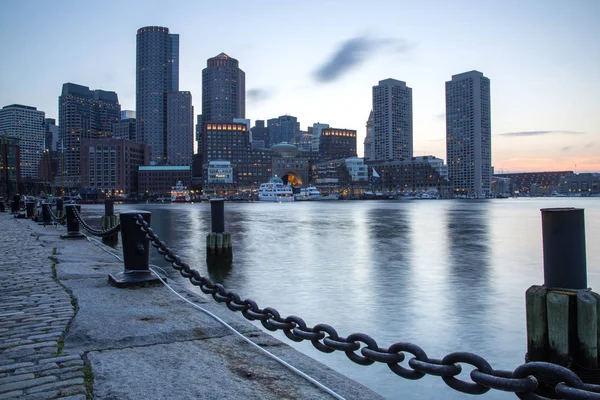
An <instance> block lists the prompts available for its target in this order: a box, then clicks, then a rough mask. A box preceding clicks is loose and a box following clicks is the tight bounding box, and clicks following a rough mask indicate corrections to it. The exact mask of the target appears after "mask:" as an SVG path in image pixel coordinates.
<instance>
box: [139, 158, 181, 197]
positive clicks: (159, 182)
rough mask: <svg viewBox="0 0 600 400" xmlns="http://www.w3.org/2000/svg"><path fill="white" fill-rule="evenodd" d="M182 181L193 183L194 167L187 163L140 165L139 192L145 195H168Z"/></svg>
mask: <svg viewBox="0 0 600 400" xmlns="http://www.w3.org/2000/svg"><path fill="white" fill-rule="evenodd" d="M178 181H181V183H183V184H184V185H185V186H187V187H188V188H189V187H190V186H191V184H192V169H191V167H189V166H185V165H144V166H141V167H138V193H139V194H140V195H142V196H145V197H150V198H156V197H168V196H170V195H171V188H172V187H173V186H175V184H176V183H177V182H178Z"/></svg>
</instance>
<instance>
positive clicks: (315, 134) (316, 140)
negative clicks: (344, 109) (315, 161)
mask: <svg viewBox="0 0 600 400" xmlns="http://www.w3.org/2000/svg"><path fill="white" fill-rule="evenodd" d="M327 128H329V124H322V123H320V122H317V123H316V124H313V126H312V138H311V141H312V149H311V150H312V151H314V152H315V153H318V152H319V145H320V144H321V132H322V131H323V129H327Z"/></svg>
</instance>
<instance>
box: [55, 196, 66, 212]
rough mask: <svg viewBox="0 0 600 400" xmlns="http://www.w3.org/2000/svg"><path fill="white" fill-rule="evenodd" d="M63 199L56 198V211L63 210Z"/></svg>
mask: <svg viewBox="0 0 600 400" xmlns="http://www.w3.org/2000/svg"><path fill="white" fill-rule="evenodd" d="M63 204H64V203H63V199H56V212H61V213H62V211H63Z"/></svg>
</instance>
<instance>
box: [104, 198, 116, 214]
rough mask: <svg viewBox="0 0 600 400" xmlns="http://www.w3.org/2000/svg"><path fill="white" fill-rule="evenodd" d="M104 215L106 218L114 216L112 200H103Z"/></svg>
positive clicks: (113, 202)
mask: <svg viewBox="0 0 600 400" xmlns="http://www.w3.org/2000/svg"><path fill="white" fill-rule="evenodd" d="M104 215H105V216H106V217H112V216H113V215H115V201H114V200H113V199H104Z"/></svg>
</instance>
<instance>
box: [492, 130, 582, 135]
mask: <svg viewBox="0 0 600 400" xmlns="http://www.w3.org/2000/svg"><path fill="white" fill-rule="evenodd" d="M584 133H585V132H578V131H560V130H557V131H521V132H506V133H499V134H498V135H499V136H542V135H552V134H564V135H581V134H584Z"/></svg>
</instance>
